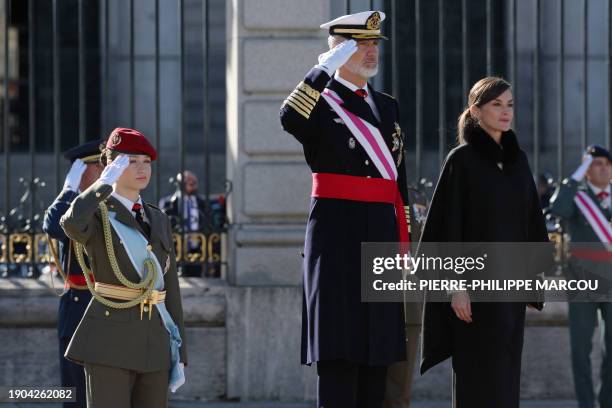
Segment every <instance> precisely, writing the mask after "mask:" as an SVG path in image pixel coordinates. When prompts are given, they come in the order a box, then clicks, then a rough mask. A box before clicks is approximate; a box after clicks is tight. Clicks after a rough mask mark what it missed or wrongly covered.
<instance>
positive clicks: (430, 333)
mask: <svg viewBox="0 0 612 408" xmlns="http://www.w3.org/2000/svg"><path fill="white" fill-rule="evenodd" d="M468 102H469V103H468V107H467V108H466V109H465V111H464V112H463V113H462V114H461V116H460V117H459V123H458V142H459V145H458V146H457V147H456V148H454V149H453V150H452V151H451V152H450V153H449V155H448V156H447V158H446V161H445V163H444V168H443V169H442V174H441V175H440V179H439V180H438V184H437V186H436V190H435V193H434V196H433V199H432V203H431V207H430V210H429V214H428V217H427V221H426V223H425V227H424V231H423V235H422V238H421V241H422V242H548V234H547V231H546V226H545V222H544V217H543V214H542V210H541V208H540V202H539V199H538V194H537V190H536V187H535V183H534V179H533V176H532V174H531V171H530V169H529V164H528V162H527V157H526V156H525V153H524V152H523V151H522V150H521V149H520V147H519V145H518V142H517V138H516V136H515V134H514V132H513V131H512V130H511V123H512V117H513V98H512V92H511V89H510V84H509V83H508V82H506V81H505V80H503V79H501V78H496V77H487V78H483V79H481V80H480V81H478V82H477V83H476V84H474V86H473V87H472V89H471V90H470V94H469V98H468ZM526 306H527V305H526V303H519V302H514V303H510V302H507V303H482V302H471V301H470V295H469V293H467V292H455V293H454V294H452V295H449V302H446V303H443V302H437V303H436V302H427V303H426V304H425V308H424V326H423V349H422V353H423V356H422V361H421V373H422V374H423V373H425V371H427V370H428V369H429V368H431V367H433V366H434V365H436V364H438V363H440V362H442V361H444V360H446V359H447V358H448V357H452V366H453V374H454V375H453V401H454V406H455V407H456V408H518V407H519V401H520V374H521V354H522V348H523V333H524V326H525V308H526ZM535 306H536V307H538V308H541V304H535ZM532 307H533V306H532Z"/></svg>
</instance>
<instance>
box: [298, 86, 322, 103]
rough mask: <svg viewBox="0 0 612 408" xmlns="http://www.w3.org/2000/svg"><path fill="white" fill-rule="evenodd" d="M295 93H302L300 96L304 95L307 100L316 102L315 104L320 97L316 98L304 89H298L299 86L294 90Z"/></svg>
mask: <svg viewBox="0 0 612 408" xmlns="http://www.w3.org/2000/svg"><path fill="white" fill-rule="evenodd" d="M293 93H297V94H298V95H300V96H302V97H304V98H306V99H307V100H309V101H312V103H315V104H316V103H317V102H318V99H314V98H313V97H312V96H310V95H308V94H307V93H306V92H304V91H302V90H301V89H297V88H296V89H295V90H294V91H293Z"/></svg>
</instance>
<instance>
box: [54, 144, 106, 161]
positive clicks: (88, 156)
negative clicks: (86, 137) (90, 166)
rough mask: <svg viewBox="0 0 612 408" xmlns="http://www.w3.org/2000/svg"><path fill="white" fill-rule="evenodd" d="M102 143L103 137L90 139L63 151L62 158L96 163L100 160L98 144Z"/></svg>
mask: <svg viewBox="0 0 612 408" xmlns="http://www.w3.org/2000/svg"><path fill="white" fill-rule="evenodd" d="M103 144H104V140H103V139H98V140H92V141H90V142H86V143H83V144H81V145H78V146H75V147H73V148H71V149H68V150H66V151H65V152H64V158H66V159H67V160H70V162H71V163H73V162H74V161H75V160H76V159H81V160H82V161H83V162H85V163H97V162H98V161H99V160H100V146H101V145H103Z"/></svg>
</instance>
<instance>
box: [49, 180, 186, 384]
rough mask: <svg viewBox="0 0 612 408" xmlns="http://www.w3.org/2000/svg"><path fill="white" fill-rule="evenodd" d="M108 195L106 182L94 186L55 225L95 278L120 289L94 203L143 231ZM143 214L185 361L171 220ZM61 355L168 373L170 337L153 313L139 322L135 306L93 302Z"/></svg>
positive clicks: (148, 208)
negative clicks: (79, 248) (81, 250)
mask: <svg viewBox="0 0 612 408" xmlns="http://www.w3.org/2000/svg"><path fill="white" fill-rule="evenodd" d="M112 191H113V189H112V187H111V186H110V185H108V184H102V183H100V182H96V183H94V184H93V185H92V186H91V187H89V188H88V189H87V190H85V191H83V192H82V193H81V194H80V195H79V196H78V197H77V198H76V199H75V200H74V201H73V203H72V205H71V206H70V209H69V210H68V211H67V212H66V214H65V215H64V216H63V217H62V219H61V221H60V224H61V225H62V227H63V228H64V231H65V232H66V235H68V237H70V238H71V239H73V240H75V241H77V242H79V243H81V244H83V245H84V246H85V250H86V252H87V255H88V258H89V262H90V267H91V270H92V272H93V274H94V277H95V280H96V281H97V282H102V283H109V284H113V285H121V283H120V282H119V281H118V280H117V278H116V277H115V274H114V273H113V271H112V268H111V265H110V261H109V258H108V254H107V251H106V247H105V241H104V233H103V230H102V218H101V217H102V215H101V212H100V210H99V207H98V204H99V203H100V202H102V201H105V202H106V204H107V207H108V210H109V212H115V213H116V219H117V220H118V221H120V222H122V223H124V224H126V225H128V226H130V227H132V228H136V229H138V230H140V231H142V230H141V228H140V225H139V224H138V222H136V219H135V218H134V216H133V215H132V213H131V211H129V210H128V209H127V208H126V207H125V206H124V205H123V204H122V203H121V202H119V201H118V200H117V199H115V198H114V197H112V196H111V193H112ZM144 210H145V213H146V216H147V219H148V222H149V223H150V226H151V236H150V241H149V243H150V245H151V246H152V247H153V253H154V254H155V256H156V257H157V259H158V261H159V263H160V264H161V266H162V268H164V286H165V290H166V301H165V303H166V307H167V309H168V312H169V313H170V316H171V317H172V319H173V320H174V323H175V324H176V325H177V326H178V328H179V331H180V334H181V338H182V346H181V348H180V361H181V362H183V363H187V351H186V350H187V349H186V338H185V328H184V324H183V309H182V305H181V294H180V290H179V283H178V275H177V269H176V259H175V254H174V245H173V241H172V230H171V227H170V220H169V219H168V217H167V216H166V214H164V213H163V212H162V211H161V210H159V209H158V208H157V207H155V206H152V205H150V204H144ZM143 235H144V233H143ZM112 241H113V247H114V248H115V255H116V258H117V263H118V264H119V267H120V269H121V272H122V273H123V274H124V275H125V276H126V278H128V279H129V280H130V281H132V282H135V283H136V282H139V281H140V280H141V278H140V276H139V275H138V272H137V271H136V270H135V269H134V267H133V265H132V263H131V261H130V259H129V257H128V254H127V252H126V250H125V249H123V247H122V242H121V241H120V240H119V238H118V236H117V235H116V233H115V231H114V230H113V231H112ZM165 265H169V267H167V268H166V267H164V266H165ZM111 300H114V299H111ZM115 301H116V300H115ZM66 357H67V358H68V359H70V360H72V361H75V362H78V363H92V364H101V365H107V366H112V367H119V368H125V369H129V370H135V371H139V372H152V371H161V370H169V369H170V338H169V335H168V332H167V331H166V328H165V326H164V324H163V322H162V320H161V318H160V317H159V314H158V313H157V312H156V311H154V313H152V314H151V319H150V320H149V317H148V313H145V314H144V315H143V318H142V319H141V318H140V307H139V306H135V307H132V308H129V309H113V308H110V307H106V306H104V305H102V304H101V303H100V302H98V301H97V300H95V299H94V298H92V299H91V302H90V303H89V306H88V307H87V310H86V311H85V315H84V316H83V319H82V320H81V322H80V324H79V326H78V327H77V329H76V331H75V333H74V335H73V337H72V340H71V341H70V344H69V345H68V349H67V350H66Z"/></svg>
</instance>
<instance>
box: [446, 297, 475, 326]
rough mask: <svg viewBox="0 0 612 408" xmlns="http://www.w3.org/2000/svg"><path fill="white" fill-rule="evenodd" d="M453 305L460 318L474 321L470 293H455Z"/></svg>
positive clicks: (470, 321) (467, 321)
mask: <svg viewBox="0 0 612 408" xmlns="http://www.w3.org/2000/svg"><path fill="white" fill-rule="evenodd" d="M451 307H452V308H453V310H454V311H455V314H456V315H457V317H458V318H459V319H461V320H463V321H464V322H466V323H472V304H471V302H470V295H469V293H467V292H465V291H461V292H457V293H455V294H453V297H452V301H451Z"/></svg>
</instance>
